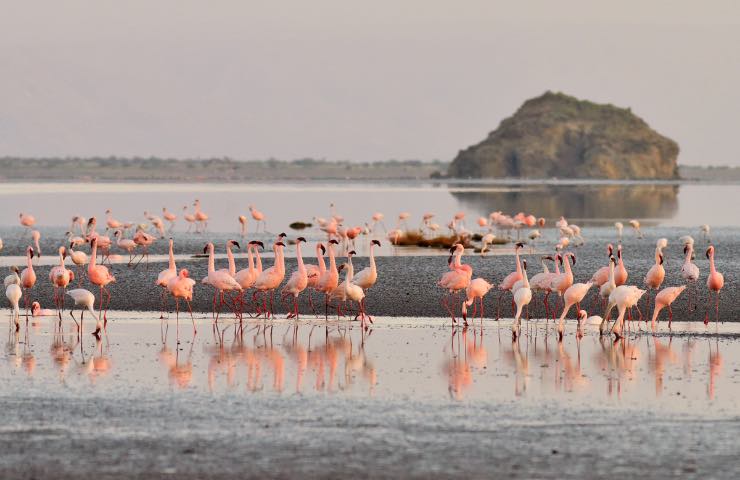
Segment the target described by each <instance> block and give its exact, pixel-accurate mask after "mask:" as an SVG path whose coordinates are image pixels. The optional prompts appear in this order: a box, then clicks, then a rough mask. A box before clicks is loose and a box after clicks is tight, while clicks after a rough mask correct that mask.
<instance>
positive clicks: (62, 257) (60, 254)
mask: <svg viewBox="0 0 740 480" xmlns="http://www.w3.org/2000/svg"><path fill="white" fill-rule="evenodd" d="M59 266H60V267H62V268H64V256H63V255H62V252H59Z"/></svg>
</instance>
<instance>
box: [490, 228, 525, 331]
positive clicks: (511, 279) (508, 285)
mask: <svg viewBox="0 0 740 480" xmlns="http://www.w3.org/2000/svg"><path fill="white" fill-rule="evenodd" d="M522 247H524V244H523V243H521V242H518V243H517V244H516V247H515V248H514V254H515V256H516V270H514V271H513V272H511V273H510V274H508V275H507V276H506V277H505V278H504V279H503V280H502V281H501V283H500V284H499V285H498V289H499V290H500V291H501V292H502V293H503V292H504V291H511V292H512V293H514V292H513V287H514V285H515V284H516V283H517V282H518V281H520V280H523V278H524V276H523V275H522V263H521V261H520V260H519V250H520V249H521V248H522ZM527 282H529V280H527ZM514 305H515V304H514V301H513V299H512V303H511V309H512V311H513V310H514ZM500 307H501V294H499V297H498V308H497V311H496V319H497V320H498V318H499V314H500V310H501V308H500Z"/></svg>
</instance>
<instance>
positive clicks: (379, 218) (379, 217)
mask: <svg viewBox="0 0 740 480" xmlns="http://www.w3.org/2000/svg"><path fill="white" fill-rule="evenodd" d="M383 218H385V215H383V214H382V213H380V212H375V213H373V216H372V219H373V223H372V226H371V227H370V232H371V233H374V232H375V227H376V226H377V225H378V224H381V225H382V226H383V230H387V229H386V228H385V224H384V223H383Z"/></svg>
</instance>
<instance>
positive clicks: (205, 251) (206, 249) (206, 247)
mask: <svg viewBox="0 0 740 480" xmlns="http://www.w3.org/2000/svg"><path fill="white" fill-rule="evenodd" d="M203 253H208V245H206V246H205V247H203Z"/></svg>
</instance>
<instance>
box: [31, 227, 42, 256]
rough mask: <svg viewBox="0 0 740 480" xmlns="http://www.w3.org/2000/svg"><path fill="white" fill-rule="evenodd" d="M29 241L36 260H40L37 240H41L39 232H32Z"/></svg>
mask: <svg viewBox="0 0 740 480" xmlns="http://www.w3.org/2000/svg"><path fill="white" fill-rule="evenodd" d="M31 240H33V246H34V247H36V258H41V246H40V245H39V240H41V232H39V231H38V230H33V231H32V232H31Z"/></svg>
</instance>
